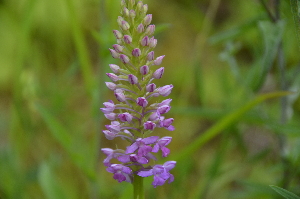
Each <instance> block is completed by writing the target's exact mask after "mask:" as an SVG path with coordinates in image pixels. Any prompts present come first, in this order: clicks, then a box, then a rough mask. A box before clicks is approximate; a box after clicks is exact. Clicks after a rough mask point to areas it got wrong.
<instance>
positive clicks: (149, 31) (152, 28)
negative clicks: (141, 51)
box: [145, 25, 155, 35]
mask: <svg viewBox="0 0 300 199" xmlns="http://www.w3.org/2000/svg"><path fill="white" fill-rule="evenodd" d="M154 31H155V25H149V26H148V27H147V28H146V31H145V34H146V35H152V34H153V33H154Z"/></svg>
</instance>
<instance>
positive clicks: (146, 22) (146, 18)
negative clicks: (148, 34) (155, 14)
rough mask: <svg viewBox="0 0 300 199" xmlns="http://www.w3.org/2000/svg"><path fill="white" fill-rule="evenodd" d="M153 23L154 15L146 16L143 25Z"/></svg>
mask: <svg viewBox="0 0 300 199" xmlns="http://www.w3.org/2000/svg"><path fill="white" fill-rule="evenodd" d="M151 21H152V15H151V14H149V15H146V17H145V18H144V20H143V24H144V25H146V26H147V25H149V24H150V23H151Z"/></svg>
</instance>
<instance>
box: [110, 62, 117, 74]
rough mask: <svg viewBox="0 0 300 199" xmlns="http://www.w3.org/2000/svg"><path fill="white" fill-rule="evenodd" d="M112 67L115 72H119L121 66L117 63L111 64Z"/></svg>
mask: <svg viewBox="0 0 300 199" xmlns="http://www.w3.org/2000/svg"><path fill="white" fill-rule="evenodd" d="M109 67H110V69H111V70H112V71H113V72H114V73H117V74H118V73H119V70H120V66H118V65H116V64H109Z"/></svg>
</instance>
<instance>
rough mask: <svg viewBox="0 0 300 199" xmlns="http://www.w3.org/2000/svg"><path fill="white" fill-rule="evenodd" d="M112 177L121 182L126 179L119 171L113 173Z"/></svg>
mask: <svg viewBox="0 0 300 199" xmlns="http://www.w3.org/2000/svg"><path fill="white" fill-rule="evenodd" d="M114 179H115V180H117V181H118V182H123V181H125V180H126V177H125V176H124V175H123V174H121V173H115V174H114Z"/></svg>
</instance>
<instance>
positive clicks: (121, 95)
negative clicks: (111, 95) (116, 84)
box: [115, 92, 126, 102]
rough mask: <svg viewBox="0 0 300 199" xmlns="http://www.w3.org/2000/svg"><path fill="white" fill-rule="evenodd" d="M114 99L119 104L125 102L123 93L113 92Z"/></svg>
mask: <svg viewBox="0 0 300 199" xmlns="http://www.w3.org/2000/svg"><path fill="white" fill-rule="evenodd" d="M115 97H116V98H117V100H118V101H119V102H125V101H126V96H125V95H124V93H123V92H115Z"/></svg>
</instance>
